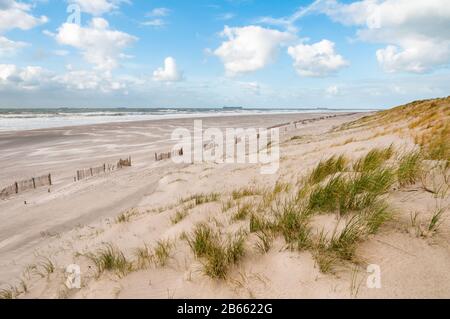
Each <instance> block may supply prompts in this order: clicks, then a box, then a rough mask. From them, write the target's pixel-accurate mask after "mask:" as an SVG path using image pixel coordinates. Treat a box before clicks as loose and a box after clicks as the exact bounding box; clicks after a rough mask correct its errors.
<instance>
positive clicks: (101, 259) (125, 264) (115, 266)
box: [87, 244, 132, 276]
mask: <svg viewBox="0 0 450 319" xmlns="http://www.w3.org/2000/svg"><path fill="white" fill-rule="evenodd" d="M87 257H88V258H89V259H90V260H92V262H93V263H94V264H95V267H96V268H97V275H98V276H100V275H101V274H102V273H104V272H105V271H115V272H116V273H117V274H118V275H119V276H125V275H126V274H128V273H129V272H130V271H131V270H132V263H131V262H129V261H128V260H127V259H126V258H125V255H124V254H123V252H122V251H120V250H119V249H118V248H117V247H115V246H113V245H112V244H106V245H105V246H104V247H103V248H100V249H99V250H97V252H96V253H91V254H88V255H87Z"/></svg>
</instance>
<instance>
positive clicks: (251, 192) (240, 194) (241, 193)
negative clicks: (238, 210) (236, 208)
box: [231, 187, 261, 200]
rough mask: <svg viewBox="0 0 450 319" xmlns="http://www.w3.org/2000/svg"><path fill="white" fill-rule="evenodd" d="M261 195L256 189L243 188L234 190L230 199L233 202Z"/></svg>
mask: <svg viewBox="0 0 450 319" xmlns="http://www.w3.org/2000/svg"><path fill="white" fill-rule="evenodd" d="M257 195H261V191H260V190H259V189H257V188H256V187H243V188H240V189H237V190H234V191H233V192H232V193H231V197H232V198H233V199H234V200H238V199H241V198H244V197H250V196H257Z"/></svg>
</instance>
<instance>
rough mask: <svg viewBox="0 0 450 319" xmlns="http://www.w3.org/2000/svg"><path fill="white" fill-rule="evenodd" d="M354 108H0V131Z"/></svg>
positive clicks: (338, 110)
mask: <svg viewBox="0 0 450 319" xmlns="http://www.w3.org/2000/svg"><path fill="white" fill-rule="evenodd" d="M362 111H365V112H366V111H372V110H355V109H327V108H311V109H305V108H303V109H279V108H273V109H257V108H254V109H250V108H249V109H246V108H101V109H95V108H36V109H6V108H3V109H2V108H0V131H24V130H35V129H46V128H57V127H66V126H78V125H91V124H101V123H113V122H131V121H142V120H161V119H176V118H191V117H212V116H227V115H238V114H242V115H244V114H245V115H251V114H286V113H322V112H362Z"/></svg>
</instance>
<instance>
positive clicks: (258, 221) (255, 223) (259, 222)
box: [250, 213, 274, 233]
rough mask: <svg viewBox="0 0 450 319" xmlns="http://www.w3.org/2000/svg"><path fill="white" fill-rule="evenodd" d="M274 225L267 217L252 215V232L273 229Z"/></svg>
mask: <svg viewBox="0 0 450 319" xmlns="http://www.w3.org/2000/svg"><path fill="white" fill-rule="evenodd" d="M273 228H274V225H273V223H272V222H271V221H269V220H268V219H267V218H265V217H263V216H261V215H258V214H255V213H253V214H251V215H250V232H251V233H256V232H259V231H266V230H273Z"/></svg>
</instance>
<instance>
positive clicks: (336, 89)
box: [325, 85, 339, 95]
mask: <svg viewBox="0 0 450 319" xmlns="http://www.w3.org/2000/svg"><path fill="white" fill-rule="evenodd" d="M325 92H326V93H327V94H328V95H338V94H339V87H338V86H337V85H331V86H329V87H328V88H327V89H326V90H325Z"/></svg>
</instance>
